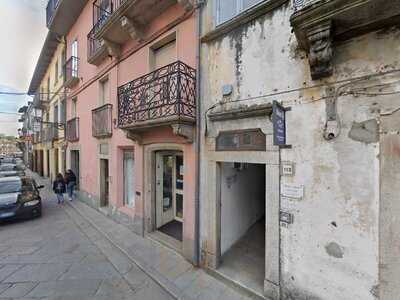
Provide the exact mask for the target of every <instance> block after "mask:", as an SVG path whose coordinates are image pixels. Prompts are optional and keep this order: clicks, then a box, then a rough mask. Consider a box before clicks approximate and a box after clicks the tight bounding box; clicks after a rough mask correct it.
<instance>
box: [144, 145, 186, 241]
mask: <svg viewBox="0 0 400 300" xmlns="http://www.w3.org/2000/svg"><path fill="white" fill-rule="evenodd" d="M184 148H185V145H182V144H175V143H159V144H150V145H144V150H143V155H144V159H143V162H144V164H143V174H144V176H143V177H144V182H143V183H144V194H143V196H144V197H143V205H142V207H143V212H142V213H143V216H144V220H147V221H146V222H144V224H143V225H144V233H145V235H146V234H150V233H152V232H154V231H156V230H157V224H156V174H155V170H156V153H157V152H160V151H171V152H181V153H182V155H183V160H184V161H185V149H184ZM184 193H185V190H184ZM182 227H183V231H185V229H184V228H185V222H182Z"/></svg>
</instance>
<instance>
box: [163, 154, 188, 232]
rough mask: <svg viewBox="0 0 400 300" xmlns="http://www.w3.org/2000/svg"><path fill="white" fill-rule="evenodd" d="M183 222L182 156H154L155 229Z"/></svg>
mask: <svg viewBox="0 0 400 300" xmlns="http://www.w3.org/2000/svg"><path fill="white" fill-rule="evenodd" d="M174 220H176V221H179V222H182V221H183V156H182V155H181V154H179V153H174V152H159V153H157V155H156V224H157V228H160V227H161V226H163V225H165V224H167V223H169V222H172V221H174Z"/></svg>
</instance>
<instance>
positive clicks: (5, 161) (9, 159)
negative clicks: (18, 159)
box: [1, 157, 15, 164]
mask: <svg viewBox="0 0 400 300" xmlns="http://www.w3.org/2000/svg"><path fill="white" fill-rule="evenodd" d="M1 164H15V158H14V157H3V159H2V160H1Z"/></svg>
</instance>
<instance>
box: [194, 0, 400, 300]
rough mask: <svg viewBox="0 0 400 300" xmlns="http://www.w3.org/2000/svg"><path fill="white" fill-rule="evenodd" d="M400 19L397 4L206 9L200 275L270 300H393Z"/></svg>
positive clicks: (247, 4)
mask: <svg viewBox="0 0 400 300" xmlns="http://www.w3.org/2000/svg"><path fill="white" fill-rule="evenodd" d="M228 2H229V3H228ZM349 2H351V3H349ZM399 12H400V7H399V5H398V3H397V2H396V1H339V0H331V1H293V2H292V1H284V0H270V1H244V0H239V1H223V0H212V1H207V2H206V5H205V6H204V8H203V12H202V38H201V42H202V45H201V62H202V63H201V101H200V103H201V108H200V110H201V112H202V114H204V115H205V117H204V118H203V119H201V125H202V131H201V136H202V144H201V148H202V151H201V155H200V158H201V172H200V178H201V194H200V195H201V205H200V207H201V218H200V219H201V241H200V244H201V253H202V264H203V265H204V266H205V267H206V268H209V269H210V270H211V271H212V272H215V273H217V274H218V275H219V276H222V277H224V278H225V279H226V280H229V281H232V282H233V283H234V284H237V285H239V286H242V287H243V288H245V289H247V290H250V291H252V292H254V293H256V294H258V295H260V296H262V295H267V296H269V297H271V298H272V299H363V300H366V299H397V298H398V295H399V283H398V281H396V280H395V279H394V277H396V276H394V277H393V275H394V274H399V270H400V269H399V266H400V265H399V260H398V250H396V247H398V246H396V245H398V243H397V242H395V240H394V238H395V239H398V238H399V223H398V217H396V215H397V214H398V212H399V210H398V209H399V206H398V203H397V202H398V201H396V200H395V198H394V197H393V195H394V194H396V193H398V192H397V187H396V188H394V187H393V189H391V188H389V185H388V184H389V183H390V182H393V181H396V180H397V181H398V180H399V175H398V172H395V169H396V166H397V165H398V164H399V161H400V159H399V156H398V155H396V154H395V152H396V149H398V143H399V135H398V123H397V124H396V122H397V121H396V119H397V118H398V116H397V115H398V112H397V110H398V101H397V98H398V91H399V87H400V86H399V75H400V74H399V69H398V66H399V56H398V51H399V47H398V38H399V34H400V31H399V30H398V27H392V26H393V25H397V24H398V18H395V17H394V16H396V15H398V14H399ZM274 101H276V102H277V103H278V104H279V105H277V104H274ZM276 102H275V103H276ZM281 106H283V108H284V109H285V110H286V111H284V110H282V108H281ZM279 114H280V115H279ZM283 114H285V115H286V143H284V144H285V146H283V147H280V146H277V145H278V144H279V142H282V141H284V139H285V136H282V135H278V134H276V133H277V132H278V131H275V130H274V125H275V128H276V129H279V128H280V129H282V127H279V121H282V117H283ZM274 133H275V134H274ZM280 139H281V140H280ZM395 173H396V175H395ZM388 177H390V179H389V178H388ZM396 253H397V254H396ZM390 274H392V276H391V275H390ZM397 276H398V275H397Z"/></svg>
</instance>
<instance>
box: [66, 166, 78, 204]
mask: <svg viewBox="0 0 400 300" xmlns="http://www.w3.org/2000/svg"><path fill="white" fill-rule="evenodd" d="M65 183H66V185H67V192H68V198H69V201H72V200H73V199H74V189H75V186H76V176H75V174H74V172H72V170H71V169H69V170H67V172H65Z"/></svg>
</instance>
